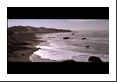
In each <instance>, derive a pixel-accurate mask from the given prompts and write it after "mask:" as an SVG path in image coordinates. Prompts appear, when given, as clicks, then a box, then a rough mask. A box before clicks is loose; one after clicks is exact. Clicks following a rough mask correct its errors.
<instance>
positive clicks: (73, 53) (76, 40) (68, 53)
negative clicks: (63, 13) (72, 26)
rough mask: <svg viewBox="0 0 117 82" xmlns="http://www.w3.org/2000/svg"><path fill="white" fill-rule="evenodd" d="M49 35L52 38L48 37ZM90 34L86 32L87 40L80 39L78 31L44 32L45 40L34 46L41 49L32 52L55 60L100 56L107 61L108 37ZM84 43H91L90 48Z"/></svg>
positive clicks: (85, 58) (86, 60)
mask: <svg viewBox="0 0 117 82" xmlns="http://www.w3.org/2000/svg"><path fill="white" fill-rule="evenodd" d="M49 36H51V37H53V38H48V37H49ZM65 36H69V37H70V39H67V40H64V39H63V37H65ZM83 36H84V35H83ZM85 36H86V34H85ZM90 36H91V35H89V34H88V36H86V37H87V40H81V37H82V34H79V33H78V34H77V33H76V35H75V36H73V35H71V34H70V33H55V34H45V35H43V38H42V40H46V42H42V43H41V44H39V45H37V46H36V47H37V48H39V47H40V48H41V49H39V50H37V51H36V52H34V54H36V55H39V56H41V58H44V59H51V60H57V61H61V60H68V59H72V60H75V61H80V62H88V58H89V57H90V56H97V57H100V58H101V59H102V60H103V61H105V62H107V61H109V54H108V51H107V50H108V38H107V37H106V38H105V37H104V38H102V37H103V36H100V35H96V36H98V37H97V38H96V37H94V36H93V37H94V38H93V37H92V36H91V37H90ZM86 45H91V48H86V47H85V46H86ZM32 60H35V59H32ZM37 62H38V60H37Z"/></svg>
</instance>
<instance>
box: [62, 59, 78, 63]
mask: <svg viewBox="0 0 117 82" xmlns="http://www.w3.org/2000/svg"><path fill="white" fill-rule="evenodd" d="M63 62H65V63H76V61H74V60H65V61H63Z"/></svg>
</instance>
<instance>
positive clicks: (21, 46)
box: [7, 26, 103, 62]
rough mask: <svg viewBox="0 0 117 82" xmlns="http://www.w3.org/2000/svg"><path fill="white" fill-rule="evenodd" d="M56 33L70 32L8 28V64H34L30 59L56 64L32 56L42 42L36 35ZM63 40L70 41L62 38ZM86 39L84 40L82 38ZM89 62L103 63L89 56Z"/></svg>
mask: <svg viewBox="0 0 117 82" xmlns="http://www.w3.org/2000/svg"><path fill="white" fill-rule="evenodd" d="M56 32H71V31H70V30H63V29H52V28H44V27H41V28H35V27H30V26H14V27H10V28H8V45H7V47H8V51H7V52H8V55H7V57H8V62H35V61H32V60H31V57H37V58H38V61H39V62H58V61H56V60H50V59H43V58H41V57H40V56H38V55H35V54H33V52H35V51H37V50H38V49H40V48H36V47H35V46H36V45H38V44H40V43H41V42H44V41H42V40H39V38H41V37H36V33H38V34H40V33H56ZM63 39H70V38H69V37H64V38H63ZM84 39H86V38H84ZM88 61H89V62H103V61H102V60H101V59H100V58H99V57H95V56H91V57H89V59H88ZM59 62H76V61H74V60H64V61H59Z"/></svg>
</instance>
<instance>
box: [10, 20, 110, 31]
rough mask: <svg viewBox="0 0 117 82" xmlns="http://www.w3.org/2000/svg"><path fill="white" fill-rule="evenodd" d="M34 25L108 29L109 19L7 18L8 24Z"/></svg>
mask: <svg viewBox="0 0 117 82" xmlns="http://www.w3.org/2000/svg"><path fill="white" fill-rule="evenodd" d="M18 25H21V26H35V27H47V28H58V29H69V30H108V29H109V20H105V19H97V20H96V19H8V27H10V26H18Z"/></svg>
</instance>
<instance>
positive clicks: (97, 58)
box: [88, 56, 103, 62]
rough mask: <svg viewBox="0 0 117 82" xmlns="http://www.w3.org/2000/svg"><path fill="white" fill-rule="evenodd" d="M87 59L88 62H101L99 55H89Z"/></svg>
mask: <svg viewBox="0 0 117 82" xmlns="http://www.w3.org/2000/svg"><path fill="white" fill-rule="evenodd" d="M88 61H90V62H103V61H102V60H101V59H100V58H99V57H96V56H91V57H89V59H88Z"/></svg>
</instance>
